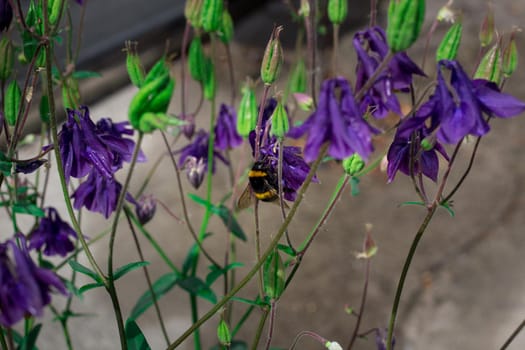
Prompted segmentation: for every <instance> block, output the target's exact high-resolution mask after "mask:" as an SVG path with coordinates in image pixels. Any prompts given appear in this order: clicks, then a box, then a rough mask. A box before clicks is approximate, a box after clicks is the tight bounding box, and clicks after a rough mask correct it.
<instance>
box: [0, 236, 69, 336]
mask: <svg viewBox="0 0 525 350" xmlns="http://www.w3.org/2000/svg"><path fill="white" fill-rule="evenodd" d="M17 241H18V244H17ZM11 256H12V258H11ZM52 289H54V290H57V291H58V292H60V293H62V294H67V291H66V288H65V286H64V284H63V283H62V281H61V280H60V278H59V277H58V276H57V275H55V274H54V273H53V272H52V271H50V270H46V269H44V268H40V267H38V266H36V264H35V263H34V262H33V260H31V257H30V256H29V252H28V250H27V247H26V240H25V238H24V236H23V235H20V234H18V235H16V238H14V239H12V240H9V241H7V242H5V243H0V310H1V311H0V324H1V325H2V326H4V327H11V326H12V325H14V324H15V323H17V322H18V321H20V320H21V319H22V318H23V317H25V316H26V315H32V316H41V315H42V311H43V308H44V306H46V305H47V304H49V302H50V301H51V295H50V292H51V290H52Z"/></svg>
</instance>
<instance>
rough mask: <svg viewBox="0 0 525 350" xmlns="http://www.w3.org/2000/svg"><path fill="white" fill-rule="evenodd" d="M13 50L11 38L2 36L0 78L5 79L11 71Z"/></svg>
mask: <svg viewBox="0 0 525 350" xmlns="http://www.w3.org/2000/svg"><path fill="white" fill-rule="evenodd" d="M14 61H15V51H14V50H13V44H12V43H11V40H9V39H8V38H7V36H4V37H3V38H2V40H1V41H0V80H1V81H6V80H7V79H8V78H9V76H10V75H11V72H12V71H13V64H14Z"/></svg>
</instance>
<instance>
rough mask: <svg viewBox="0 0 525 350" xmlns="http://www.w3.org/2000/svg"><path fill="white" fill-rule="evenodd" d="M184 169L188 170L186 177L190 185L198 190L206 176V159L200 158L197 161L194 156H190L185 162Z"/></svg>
mask: <svg viewBox="0 0 525 350" xmlns="http://www.w3.org/2000/svg"><path fill="white" fill-rule="evenodd" d="M184 169H186V177H187V178H188V181H189V182H190V184H191V185H192V186H193V188H195V189H198V188H199V187H200V185H201V184H202V181H204V175H205V174H206V165H205V164H204V159H203V158H199V159H198V160H197V158H195V157H194V156H188V157H187V158H186V160H185V162H184Z"/></svg>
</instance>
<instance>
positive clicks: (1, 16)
mask: <svg viewBox="0 0 525 350" xmlns="http://www.w3.org/2000/svg"><path fill="white" fill-rule="evenodd" d="M12 20H13V8H12V7H11V3H10V2H9V0H0V32H5V31H6V30H7V29H9V25H10V24H11V21H12Z"/></svg>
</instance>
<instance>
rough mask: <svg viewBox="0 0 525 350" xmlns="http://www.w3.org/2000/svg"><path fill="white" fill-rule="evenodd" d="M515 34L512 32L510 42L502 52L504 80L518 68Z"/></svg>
mask: <svg viewBox="0 0 525 350" xmlns="http://www.w3.org/2000/svg"><path fill="white" fill-rule="evenodd" d="M515 33H516V32H515V31H514V32H512V34H511V35H510V41H509V43H508V44H507V46H505V49H504V50H503V65H502V71H503V75H504V76H505V78H508V77H510V76H511V75H512V73H514V71H515V70H516V68H517V67H518V49H517V48H516V40H515V38H514V36H515Z"/></svg>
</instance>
